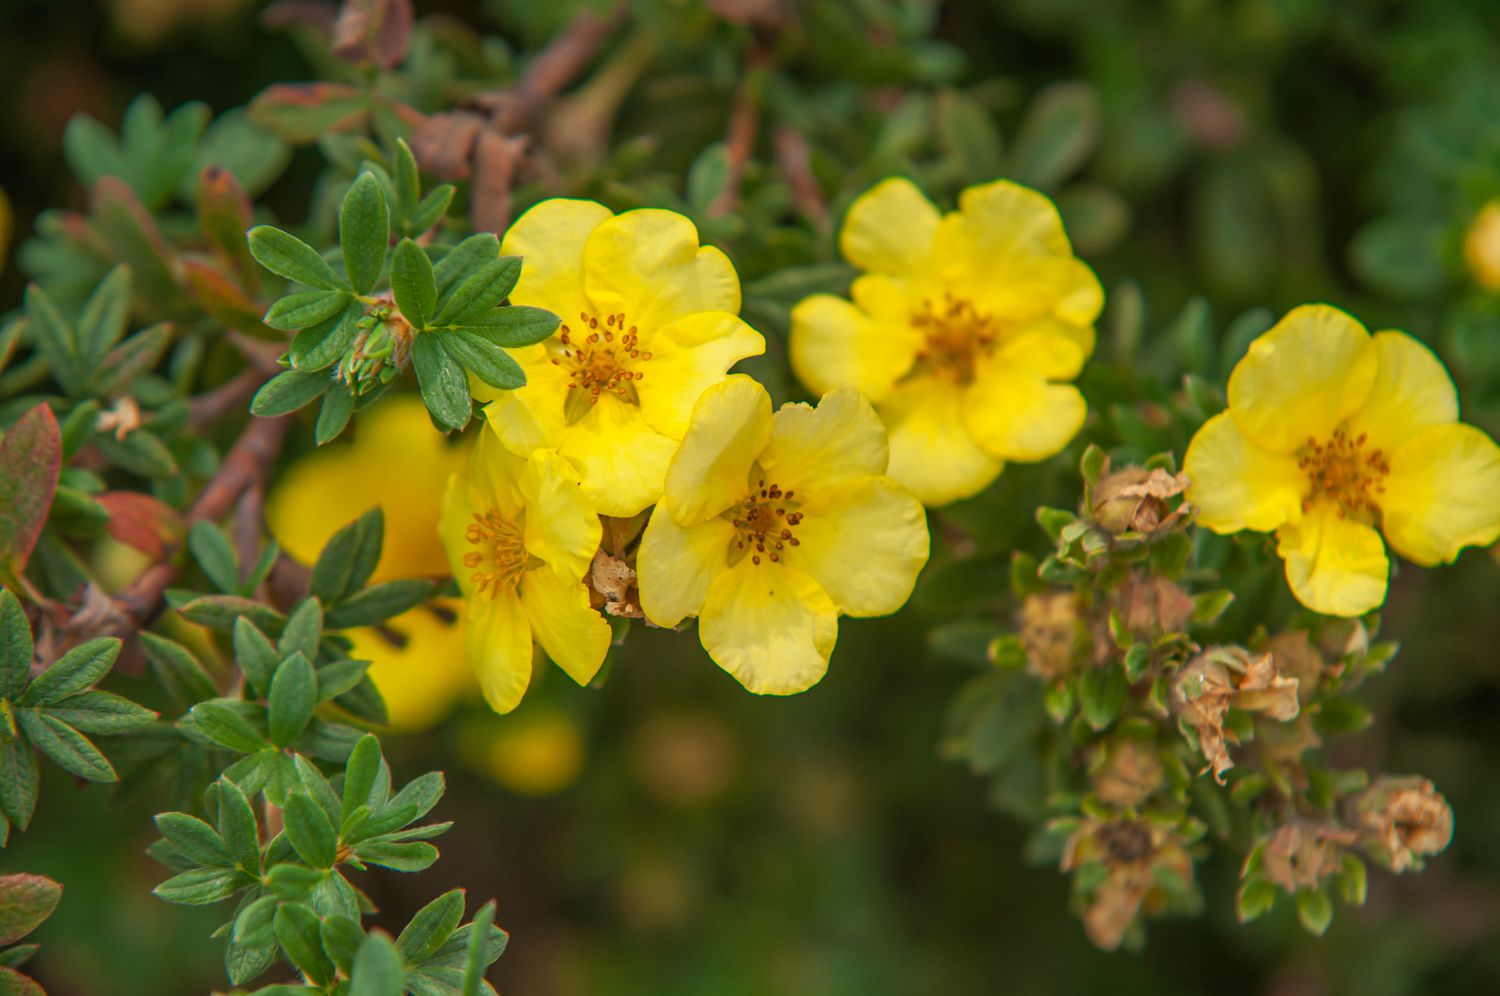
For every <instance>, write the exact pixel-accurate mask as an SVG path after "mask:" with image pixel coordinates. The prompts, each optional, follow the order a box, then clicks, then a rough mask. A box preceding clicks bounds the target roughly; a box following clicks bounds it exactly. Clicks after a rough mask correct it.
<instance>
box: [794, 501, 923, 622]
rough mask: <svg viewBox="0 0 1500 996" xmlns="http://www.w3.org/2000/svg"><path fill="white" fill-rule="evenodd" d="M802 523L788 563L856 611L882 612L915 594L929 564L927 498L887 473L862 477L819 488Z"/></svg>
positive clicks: (866, 613)
mask: <svg viewBox="0 0 1500 996" xmlns="http://www.w3.org/2000/svg"><path fill="white" fill-rule="evenodd" d="M804 511H805V513H806V518H804V519H803V520H802V522H801V523H799V524H798V525H797V527H796V535H797V541H798V545H797V546H796V547H793V548H791V550H790V552H789V554H787V563H788V564H790V565H791V566H793V567H796V568H798V569H800V570H803V571H806V572H807V573H808V574H810V575H811V576H812V577H813V579H814V580H816V581H817V582H818V584H820V585H822V586H823V589H824V590H825V591H827V592H828V595H829V597H830V598H832V599H833V602H834V604H835V605H836V606H838V610H839V611H840V612H842V613H844V614H845V615H851V616H883V615H887V614H889V613H892V612H895V611H896V610H897V609H899V608H900V607H901V606H902V605H903V604H905V602H906V600H907V599H908V598H909V597H911V590H912V587H913V586H914V585H915V584H916V583H917V574H918V573H919V572H920V571H921V570H922V565H923V564H925V563H927V554H928V546H929V537H928V533H927V516H926V514H925V513H924V512H923V511H922V503H921V502H919V501H917V499H916V498H914V497H913V496H912V494H911V492H910V491H907V490H906V489H905V488H903V487H902V486H901V485H899V484H897V483H896V482H895V481H893V480H891V479H890V478H889V477H861V478H856V479H854V480H850V481H845V482H844V483H842V484H838V485H835V486H834V487H833V488H832V489H831V490H829V491H826V492H817V493H815V495H814V497H813V498H812V499H811V500H809V501H808V502H807V503H806V505H805V506H804Z"/></svg>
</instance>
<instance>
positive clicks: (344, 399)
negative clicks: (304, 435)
mask: <svg viewBox="0 0 1500 996" xmlns="http://www.w3.org/2000/svg"><path fill="white" fill-rule="evenodd" d="M353 414H354V395H352V394H350V393H349V392H348V391H345V390H332V391H329V392H328V393H327V394H324V395H323V407H322V408H321V409H319V411H318V424H317V427H316V429H315V431H314V433H313V439H314V441H316V442H317V444H318V445H319V446H322V445H323V444H324V443H328V442H331V441H333V440H334V439H336V438H338V434H339V433H341V432H343V431H344V426H346V425H348V424H349V416H351V415H353Z"/></svg>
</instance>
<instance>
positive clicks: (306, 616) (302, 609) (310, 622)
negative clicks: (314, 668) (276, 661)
mask: <svg viewBox="0 0 1500 996" xmlns="http://www.w3.org/2000/svg"><path fill="white" fill-rule="evenodd" d="M322 636H323V605H322V603H320V602H319V601H318V600H317V598H316V597H314V598H305V599H303V600H302V601H301V602H299V603H297V607H296V608H295V609H293V610H292V614H291V615H289V616H287V620H286V627H285V628H284V629H283V630H282V631H281V639H280V641H278V642H277V644H276V650H277V652H278V653H280V654H281V656H283V657H287V656H290V655H292V654H295V653H300V654H302V656H304V657H306V658H307V659H308V660H312V659H313V658H315V657H317V656H318V640H319V639H321V638H322Z"/></svg>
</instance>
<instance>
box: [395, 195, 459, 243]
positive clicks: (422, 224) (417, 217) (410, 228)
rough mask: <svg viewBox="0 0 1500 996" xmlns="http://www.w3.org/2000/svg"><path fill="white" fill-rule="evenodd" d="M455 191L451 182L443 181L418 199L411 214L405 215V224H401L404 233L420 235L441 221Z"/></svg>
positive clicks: (446, 212)
mask: <svg viewBox="0 0 1500 996" xmlns="http://www.w3.org/2000/svg"><path fill="white" fill-rule="evenodd" d="M455 192H456V191H455V188H454V186H453V184H451V183H444V184H442V185H440V186H437V187H433V188H432V190H430V191H428V193H427V196H426V197H424V198H422V199H421V200H420V201H418V202H417V205H416V207H414V208H412V210H411V214H409V215H407V218H406V224H405V225H404V226H403V230H404V231H405V232H406V234H407V235H411V236H418V235H421V234H422V233H424V232H426V231H428V230H429V229H431V228H432V226H434V225H436V224H437V223H438V222H440V221H442V220H443V218H444V217H445V216H446V215H447V214H448V207H449V206H450V205H451V204H452V203H453V195H454V193H455Z"/></svg>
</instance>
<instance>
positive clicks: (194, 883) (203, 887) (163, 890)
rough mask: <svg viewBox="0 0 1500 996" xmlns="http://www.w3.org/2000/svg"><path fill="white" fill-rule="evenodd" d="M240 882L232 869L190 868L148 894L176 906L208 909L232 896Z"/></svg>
mask: <svg viewBox="0 0 1500 996" xmlns="http://www.w3.org/2000/svg"><path fill="white" fill-rule="evenodd" d="M240 881H241V878H240V873H239V872H237V871H235V870H234V869H233V868H194V869H193V870H192V871H186V872H183V873H182V874H181V875H174V876H173V877H171V878H169V879H167V880H166V881H165V882H163V883H162V884H161V885H158V886H157V887H156V888H154V889H152V890H151V893H152V895H154V896H156V897H157V898H158V899H164V900H166V901H167V902H169V903H173V904H175V905H177V906H208V905H210V904H212V903H217V902H219V901H221V900H224V899H228V898H229V897H230V896H232V895H234V893H235V889H236V887H237V886H238V885H239V883H240Z"/></svg>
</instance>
